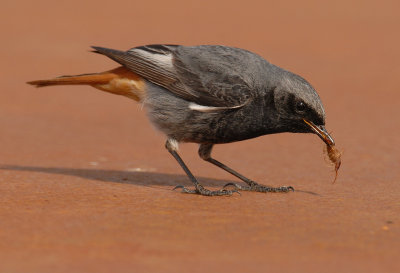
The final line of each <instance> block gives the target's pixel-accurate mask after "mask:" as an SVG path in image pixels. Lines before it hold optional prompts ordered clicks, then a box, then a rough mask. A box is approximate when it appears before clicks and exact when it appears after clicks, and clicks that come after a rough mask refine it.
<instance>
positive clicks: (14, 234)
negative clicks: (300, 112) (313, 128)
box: [0, 0, 400, 272]
mask: <svg viewBox="0 0 400 273" xmlns="http://www.w3.org/2000/svg"><path fill="white" fill-rule="evenodd" d="M399 10H400V4H399V1H389V0H383V1H369V0H367V1H341V0H340V1H334V2H332V1H251V0H249V1H232V0H230V1H227V0H222V1H191V0H186V1H183V0H179V1H178V0H170V1H147V2H146V1H135V0H130V1H123V0H115V1H103V0H98V1H75V0H70V1H61V2H60V1H59V2H57V1H49V0H37V1H9V0H2V8H1V10H0V15H1V17H0V18H1V19H0V20H1V24H0V30H1V34H2V42H1V44H0V47H1V51H0V57H1V60H2V61H1V63H0V75H1V83H2V88H1V91H0V128H1V133H0V143H1V146H0V150H1V153H0V192H1V194H0V202H1V205H0V219H1V220H0V254H1V256H3V257H4V258H2V260H3V261H2V263H1V264H0V271H2V272H26V271H29V272H70V271H71V270H73V271H75V272H91V271H96V272H109V271H111V270H113V271H119V272H131V271H135V272H160V271H161V272H177V271H188V270H190V271H193V272H197V271H199V272H204V271H209V272H211V271H220V270H229V271H231V272H240V271H244V270H246V271H247V272H259V271H260V270H261V269H262V271H267V270H272V271H275V272H277V271H280V272H293V271H294V270H295V271H296V272H321V271H324V272H337V271H342V272H347V271H349V272H350V271H351V272H360V271H361V270H362V271H363V272H383V271H385V272H395V271H396V270H399V267H400V264H399V262H398V261H397V260H398V259H396V257H397V255H398V252H399V251H400V239H399V238H400V236H399V235H400V230H399V223H400V219H399V215H400V214H399V205H400V204H399V201H398V200H399V195H400V186H399V183H398V182H399V179H400V173H399V169H398V168H399V163H400V156H399V154H400V148H399V147H400V146H399V145H398V140H399V137H398V135H399V130H400V129H399V121H400V107H399V106H400V104H399V99H400V93H399V86H400V77H399V75H400V65H399V63H400V53H399V48H400V36H399V27H400V17H399ZM154 43H171V44H183V45H199V44H222V45H229V46H235V47H240V48H245V49H248V50H250V51H253V52H255V53H258V54H259V55H261V56H263V57H264V58H265V59H267V60H268V61H270V62H271V63H273V64H276V65H278V66H280V67H283V68H285V69H288V70H290V71H292V72H294V73H297V74H299V75H301V76H303V77H304V78H306V79H307V80H308V81H309V82H310V83H311V84H312V85H313V86H314V87H315V88H316V90H317V91H318V93H319V95H320V96H321V98H322V101H323V103H324V106H325V110H326V113H327V129H328V130H329V131H332V134H333V137H334V138H335V140H336V142H337V145H338V147H339V148H341V149H342V150H343V151H344V155H343V162H342V169H341V170H340V172H339V178H338V180H337V182H336V184H335V185H331V181H332V180H333V175H334V174H333V172H332V167H331V166H329V165H328V164H327V163H326V161H325V160H324V155H323V153H322V148H323V143H322V142H321V141H320V140H319V139H318V138H317V137H316V136H312V135H299V134H296V135H294V134H279V135H273V136H265V137H260V138H257V139H253V140H249V141H245V142H240V143H234V144H227V145H219V146H217V147H216V148H215V157H216V158H218V159H220V160H221V161H222V162H225V163H226V164H227V165H229V166H232V168H234V169H237V170H238V171H240V172H242V173H243V174H245V175H247V176H249V177H251V178H253V179H254V180H256V181H259V182H260V183H265V184H270V185H274V186H278V185H292V186H293V187H294V188H296V189H299V190H300V191H303V193H300V192H299V193H294V194H288V195H280V194H278V195H263V194H257V193H243V194H242V195H241V196H234V197H231V198H211V199H210V198H204V197H199V196H192V195H190V196H189V195H181V194H179V192H171V191H170V189H171V188H173V187H174V186H175V185H176V184H185V185H190V184H189V183H188V181H187V178H186V177H185V176H184V174H183V172H182V170H181V169H180V168H179V166H178V165H177V163H176V162H175V161H174V160H173V158H172V157H170V155H169V154H168V153H167V152H166V151H165V149H164V141H165V139H164V137H163V136H162V135H161V134H160V133H158V132H156V131H155V130H154V129H153V128H152V126H151V125H150V124H149V123H148V122H147V118H146V114H145V112H144V111H142V110H141V107H140V105H138V104H135V103H134V102H132V101H130V100H128V99H126V98H123V97H119V96H111V95H109V94H106V93H103V92H100V91H98V90H95V89H93V88H90V87H77V86H75V87H54V88H44V89H34V88H33V87H31V86H28V85H26V84H25V82H26V81H30V80H35V79H46V78H51V77H55V76H59V75H69V74H80V73H88V72H100V71H104V70H109V69H112V68H114V67H116V66H117V65H116V64H115V63H114V62H113V61H111V60H109V59H107V58H106V57H103V56H100V55H97V54H92V53H90V52H89V50H90V46H91V45H97V46H104V47H110V48H115V49H125V50H126V49H129V48H131V47H135V46H139V45H144V44H154ZM181 149H182V156H183V158H184V159H185V160H186V161H187V163H188V165H189V166H190V168H191V169H192V170H193V172H194V173H195V174H196V175H198V176H199V177H201V179H202V181H204V185H206V186H207V187H209V188H219V187H220V186H222V185H223V184H225V183H226V181H231V180H234V179H233V178H232V177H230V176H229V175H228V174H226V173H224V172H221V171H220V170H217V169H216V168H214V167H213V166H210V165H209V164H207V163H204V162H202V161H201V160H200V159H199V158H198V156H197V146H196V145H194V144H186V145H182V148H181ZM304 192H312V193H314V194H306V193H304ZM199 264H200V265H201V267H199ZM330 266H332V267H330ZM28 269H29V270H28Z"/></svg>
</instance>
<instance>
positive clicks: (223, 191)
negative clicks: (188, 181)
mask: <svg viewBox="0 0 400 273" xmlns="http://www.w3.org/2000/svg"><path fill="white" fill-rule="evenodd" d="M176 189H182V192H183V193H192V194H200V195H204V196H222V195H228V196H231V195H232V194H234V193H238V194H239V195H240V192H239V191H238V190H226V189H221V190H218V191H210V190H207V189H205V188H204V187H203V186H201V185H197V186H196V189H194V190H191V189H188V188H186V187H185V186H182V185H179V186H176V187H175V188H173V190H176Z"/></svg>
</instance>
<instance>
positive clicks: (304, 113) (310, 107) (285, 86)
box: [273, 71, 334, 145]
mask: <svg viewBox="0 0 400 273" xmlns="http://www.w3.org/2000/svg"><path fill="white" fill-rule="evenodd" d="M273 100H274V105H275V109H276V113H277V116H278V120H279V125H278V126H279V127H280V130H281V131H286V132H293V133H315V134H317V135H318V136H319V137H320V138H321V139H322V140H323V141H324V142H325V143H326V144H328V145H334V140H333V139H332V137H331V136H330V135H329V133H328V132H327V131H326V129H325V110H324V107H323V105H322V102H321V99H320V98H319V96H318V94H317V92H316V91H315V89H314V88H313V87H312V86H311V85H310V84H309V83H308V82H307V81H306V80H305V79H303V78H302V77H300V76H298V75H296V74H293V73H291V72H288V71H284V73H283V75H282V77H281V78H280V80H279V82H278V83H277V85H276V88H275V91H274V96H273Z"/></svg>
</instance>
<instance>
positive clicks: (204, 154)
mask: <svg viewBox="0 0 400 273" xmlns="http://www.w3.org/2000/svg"><path fill="white" fill-rule="evenodd" d="M212 147H213V144H200V148H199V155H200V157H201V158H202V159H204V160H205V161H208V162H210V163H212V164H214V165H216V166H218V167H220V168H221V169H224V170H225V171H227V172H228V173H230V174H232V175H234V176H236V177H237V178H239V179H240V180H242V181H244V182H246V184H247V185H246V186H242V185H239V184H236V183H228V184H226V185H225V186H224V188H225V187H227V186H235V187H236V188H237V189H239V190H244V191H258V192H288V191H294V188H293V187H291V186H282V187H276V188H274V187H269V186H264V185H260V184H258V183H257V182H255V181H253V180H250V179H248V178H247V177H245V176H243V175H241V174H240V173H238V172H236V171H235V170H232V169H231V168H229V167H228V166H226V165H224V164H222V163H221V162H219V161H217V160H215V159H213V158H212V157H211V151H212Z"/></svg>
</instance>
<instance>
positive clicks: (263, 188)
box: [223, 182, 294, 192]
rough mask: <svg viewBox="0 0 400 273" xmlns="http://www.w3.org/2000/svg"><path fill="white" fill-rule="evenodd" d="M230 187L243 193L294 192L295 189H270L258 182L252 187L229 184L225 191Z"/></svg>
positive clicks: (285, 187) (226, 185) (251, 185)
mask: <svg viewBox="0 0 400 273" xmlns="http://www.w3.org/2000/svg"><path fill="white" fill-rule="evenodd" d="M229 186H234V187H235V188H236V189H237V190H242V191H256V192H289V191H293V192H294V188H293V187H292V186H282V187H277V188H274V187H268V186H264V185H260V184H257V183H256V182H252V183H251V184H250V185H239V184H236V183H232V182H230V183H227V184H225V186H223V189H225V188H226V187H229Z"/></svg>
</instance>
